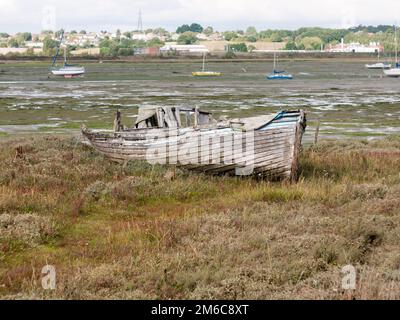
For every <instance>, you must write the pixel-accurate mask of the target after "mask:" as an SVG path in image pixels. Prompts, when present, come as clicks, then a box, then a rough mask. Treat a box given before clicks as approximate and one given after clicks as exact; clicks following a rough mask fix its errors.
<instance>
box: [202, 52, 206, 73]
mask: <svg viewBox="0 0 400 320" xmlns="http://www.w3.org/2000/svg"><path fill="white" fill-rule="evenodd" d="M205 65H206V53H205V52H203V68H202V69H201V71H203V72H204V70H205Z"/></svg>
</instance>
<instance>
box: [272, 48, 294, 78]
mask: <svg viewBox="0 0 400 320" xmlns="http://www.w3.org/2000/svg"><path fill="white" fill-rule="evenodd" d="M276 60H277V59H276V53H274V69H273V70H272V73H271V74H269V75H267V76H266V78H267V80H292V79H293V76H292V75H291V74H288V73H285V71H283V70H277V69H276V66H277V62H276Z"/></svg>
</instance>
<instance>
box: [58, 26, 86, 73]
mask: <svg viewBox="0 0 400 320" xmlns="http://www.w3.org/2000/svg"><path fill="white" fill-rule="evenodd" d="M63 39H64V31H61V36H60V42H59V45H58V46H57V51H56V54H55V56H54V57H53V64H52V67H51V74H53V75H55V76H63V77H64V78H72V77H75V76H81V75H83V74H85V72H86V70H85V67H82V66H77V65H72V64H68V63H67V47H66V46H65V47H64V64H63V66H61V67H56V66H55V65H56V62H57V58H58V55H59V53H60V50H61V44H62V41H63Z"/></svg>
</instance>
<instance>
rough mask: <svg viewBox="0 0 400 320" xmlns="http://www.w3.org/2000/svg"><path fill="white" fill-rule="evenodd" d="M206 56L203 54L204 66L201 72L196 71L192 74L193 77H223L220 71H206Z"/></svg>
mask: <svg viewBox="0 0 400 320" xmlns="http://www.w3.org/2000/svg"><path fill="white" fill-rule="evenodd" d="M205 67H206V54H205V53H203V66H202V68H201V71H194V72H192V76H194V77H219V76H222V73H221V72H218V71H206V69H205Z"/></svg>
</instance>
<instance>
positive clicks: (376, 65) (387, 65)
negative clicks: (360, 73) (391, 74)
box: [365, 51, 392, 70]
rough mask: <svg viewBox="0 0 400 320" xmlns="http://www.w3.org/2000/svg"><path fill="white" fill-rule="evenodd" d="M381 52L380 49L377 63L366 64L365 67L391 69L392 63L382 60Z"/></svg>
mask: <svg viewBox="0 0 400 320" xmlns="http://www.w3.org/2000/svg"><path fill="white" fill-rule="evenodd" d="M379 60H380V52H379V51H378V62H377V63H373V64H366V65H365V67H366V68H367V69H379V70H382V69H390V68H391V67H392V65H391V64H390V63H386V62H380V61H379Z"/></svg>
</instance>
